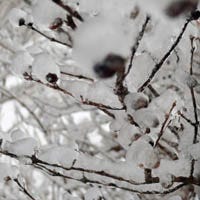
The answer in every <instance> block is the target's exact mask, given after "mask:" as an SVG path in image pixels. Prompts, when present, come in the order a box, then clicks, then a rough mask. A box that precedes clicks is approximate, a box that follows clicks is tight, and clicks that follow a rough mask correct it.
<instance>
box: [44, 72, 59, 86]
mask: <svg viewBox="0 0 200 200" xmlns="http://www.w3.org/2000/svg"><path fill="white" fill-rule="evenodd" d="M46 80H47V81H48V82H49V83H53V84H55V83H56V82H57V81H58V76H57V75H56V74H54V73H48V74H47V75H46Z"/></svg>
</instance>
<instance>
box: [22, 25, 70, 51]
mask: <svg viewBox="0 0 200 200" xmlns="http://www.w3.org/2000/svg"><path fill="white" fill-rule="evenodd" d="M23 26H26V27H27V28H28V29H31V30H33V31H35V32H36V33H38V34H40V35H42V36H43V37H45V38H47V39H48V40H50V41H51V42H56V43H58V44H61V45H64V46H67V47H70V48H72V45H71V44H68V43H65V42H61V41H59V40H57V39H55V38H53V37H50V36H48V35H47V34H45V33H43V32H41V31H40V30H38V29H37V28H35V27H34V26H33V24H32V23H28V24H23Z"/></svg>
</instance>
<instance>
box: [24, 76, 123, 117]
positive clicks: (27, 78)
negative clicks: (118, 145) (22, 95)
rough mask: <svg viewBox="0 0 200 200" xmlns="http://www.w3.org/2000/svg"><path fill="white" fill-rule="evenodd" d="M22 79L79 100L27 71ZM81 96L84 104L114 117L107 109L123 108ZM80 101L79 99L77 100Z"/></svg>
mask: <svg viewBox="0 0 200 200" xmlns="http://www.w3.org/2000/svg"><path fill="white" fill-rule="evenodd" d="M24 79H25V80H28V81H34V82H37V83H39V84H42V85H45V86H47V87H49V88H52V89H54V90H57V91H60V92H62V93H64V94H66V95H69V96H71V97H72V98H73V99H75V100H76V101H79V100H77V99H76V98H75V96H74V95H73V94H72V93H71V92H68V91H67V90H65V89H63V88H61V87H60V86H58V85H57V84H49V83H44V82H42V81H41V80H39V79H35V78H33V77H32V75H30V74H28V73H26V72H25V73H24ZM80 97H81V103H82V104H84V105H89V106H94V107H96V108H98V109H100V110H101V111H103V112H104V113H106V114H107V115H109V116H110V117H112V118H114V114H112V113H111V112H109V111H108V110H123V109H124V108H115V107H111V106H108V105H104V104H102V103H97V102H93V101H90V100H88V99H84V98H83V97H82V96H80ZM79 102H80V101H79Z"/></svg>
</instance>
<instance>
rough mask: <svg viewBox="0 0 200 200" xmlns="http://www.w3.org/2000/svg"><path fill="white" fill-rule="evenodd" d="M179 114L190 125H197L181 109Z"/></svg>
mask: <svg viewBox="0 0 200 200" xmlns="http://www.w3.org/2000/svg"><path fill="white" fill-rule="evenodd" d="M178 115H180V116H181V117H182V118H183V119H184V120H185V121H186V122H188V123H189V124H190V125H192V126H195V123H194V122H192V120H190V119H188V118H187V117H186V116H185V115H184V114H183V113H182V112H181V111H178Z"/></svg>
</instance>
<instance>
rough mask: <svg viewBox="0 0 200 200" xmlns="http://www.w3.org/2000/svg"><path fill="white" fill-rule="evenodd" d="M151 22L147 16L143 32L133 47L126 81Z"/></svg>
mask: <svg viewBox="0 0 200 200" xmlns="http://www.w3.org/2000/svg"><path fill="white" fill-rule="evenodd" d="M149 21H150V16H148V15H147V17H146V19H145V22H144V24H143V25H142V29H141V31H140V32H139V34H138V36H137V38H136V41H135V44H134V45H133V47H132V54H131V59H130V63H129V65H128V70H127V72H126V73H125V74H124V79H125V78H126V76H127V75H128V74H129V73H130V70H131V68H132V65H133V59H134V57H135V53H136V51H137V49H138V47H139V45H140V41H141V40H142V38H143V36H144V32H145V30H146V27H147V25H148V23H149Z"/></svg>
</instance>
